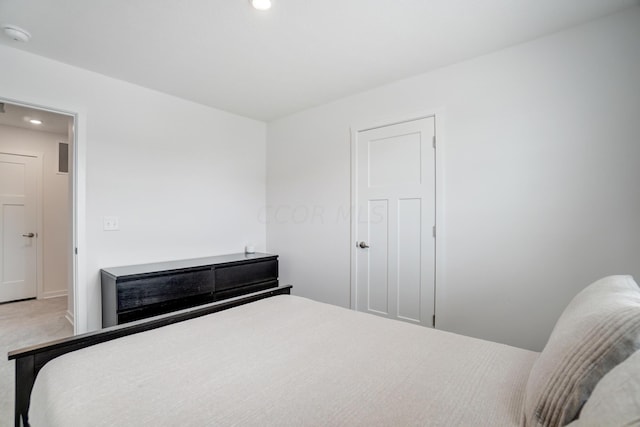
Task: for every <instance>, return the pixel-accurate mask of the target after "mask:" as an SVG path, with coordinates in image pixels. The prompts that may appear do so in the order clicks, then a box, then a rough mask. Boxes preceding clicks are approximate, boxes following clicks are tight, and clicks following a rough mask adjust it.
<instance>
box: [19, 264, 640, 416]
mask: <svg viewBox="0 0 640 427" xmlns="http://www.w3.org/2000/svg"><path fill="white" fill-rule="evenodd" d="M289 288H290V287H281V288H276V289H272V290H269V291H264V292H259V293H256V294H252V295H249V296H246V297H242V298H237V299H235V300H233V301H226V302H224V303H223V304H220V303H214V304H212V305H210V306H208V307H201V308H198V309H195V310H194V309H190V310H184V311H183V312H179V313H177V314H175V315H165V316H160V317H159V318H156V319H152V320H150V321H142V322H137V323H135V324H133V325H129V326H120V327H114V328H108V329H107V330H105V331H104V332H100V333H95V334H89V336H88V339H89V340H90V341H96V342H91V343H90V344H88V345H84V344H87V342H88V341H86V339H87V337H85V341H82V340H83V336H79V337H74V338H71V339H68V340H63V341H61V342H57V343H53V344H50V345H48V346H40V347H37V348H31V349H27V350H24V351H21V352H14V353H11V357H12V358H15V359H16V360H17V361H20V360H22V359H24V360H28V359H29V358H32V359H33V362H28V363H26V365H30V363H31V364H33V366H32V367H31V368H25V367H24V366H26V365H25V363H20V365H23V366H22V370H23V371H25V370H26V371H29V372H31V371H34V370H35V373H34V374H33V376H34V378H35V381H34V382H33V383H32V384H33V388H32V390H31V387H26V388H28V389H29V390H28V391H29V393H27V394H28V395H30V400H29V396H27V400H26V403H25V402H24V399H22V403H19V402H18V399H17V400H16V405H17V407H16V425H20V423H24V424H25V425H27V424H30V425H32V426H45V425H46V426H76V425H77V426H85V425H92V426H100V425H104V426H107V425H109V426H111V425H118V426H124V425H136V426H140V425H142V426H158V425H168V426H173V425H180V426H202V425H311V426H315V425H317V426H320V425H322V426H328V425H336V426H341V425H344V426H353V425H367V426H369V425H389V426H392V425H434V426H469V425H474V426H475V425H492V426H519V425H523V424H524V425H528V426H537V425H565V424H568V423H571V422H573V423H575V424H576V425H598V424H590V423H589V419H585V418H584V417H582V413H585V412H587V413H589V414H591V416H592V417H597V416H601V415H602V411H601V410H588V409H589V405H591V406H594V405H595V406H596V408H597V405H604V407H607V408H609V407H610V406H611V405H609V404H607V403H606V402H605V403H602V402H600V403H598V402H593V404H592V402H591V400H592V399H590V398H589V396H590V395H591V394H592V393H593V394H594V396H599V395H604V397H601V398H600V399H601V400H603V399H604V400H605V401H606V399H607V398H611V395H612V393H609V392H604V393H603V392H598V390H597V386H599V383H600V379H601V378H603V377H608V376H609V375H610V374H615V373H616V372H615V371H616V369H618V370H620V366H622V367H625V366H624V365H625V364H628V365H631V364H632V363H635V359H638V358H640V357H635V358H634V357H631V356H632V355H634V353H635V352H636V350H637V349H638V347H639V346H640V345H639V342H640V290H639V289H638V286H637V285H636V284H635V282H634V281H633V279H632V278H631V277H630V276H612V277H609V278H605V279H602V280H600V281H598V282H595V283H594V284H592V285H590V286H589V287H587V288H586V289H585V290H583V291H582V292H581V293H580V294H578V296H576V298H574V300H573V301H572V302H571V304H569V306H568V307H567V309H566V310H565V312H564V313H563V315H562V316H561V318H560V319H559V321H558V324H557V325H556V327H555V329H554V331H553V333H552V335H551V337H550V339H549V343H548V344H547V346H546V347H545V349H544V351H543V352H542V353H536V352H532V351H528V350H523V349H519V348H514V347H510V346H507V345H503V344H498V343H493V342H488V341H483V340H479V339H475V338H470V337H465V336H461V335H456V334H453V333H448V332H444V331H439V330H434V329H430V328H424V327H420V326H416V325H411V324H408V323H403V322H399V321H393V320H388V319H383V318H380V317H376V316H372V315H369V314H364V313H360V312H355V311H351V310H347V309H344V308H340V307H335V306H332V305H328V304H322V303H318V302H315V301H311V300H308V299H305V298H301V297H296V296H292V295H289V294H288V293H289ZM198 310H200V311H198ZM207 310H210V311H213V312H207ZM620 313H622V314H620ZM180 316H182V318H181V317H180ZM153 322H160V323H155V324H154V323H153ZM127 328H129V330H128V331H126V329H127ZM138 329H140V330H138ZM123 331H125V332H123ZM133 331H135V332H133ZM115 336H117V338H115V339H112V338H113V337H115ZM74 340H75V341H74ZM56 346H57V347H56ZM80 347H82V348H80ZM76 348H77V349H76ZM61 349H71V350H73V351H64V354H63V355H59V356H58V355H56V356H54V357H53V358H51V359H50V360H47V361H46V362H45V363H44V364H42V363H41V362H38V361H37V357H35V355H37V354H47V352H49V353H51V352H56V351H57V352H61V351H62V350H61ZM592 353H593V354H592ZM18 366H19V364H18V363H17V364H16V381H17V383H18V382H20V381H23V382H24V381H26V382H28V381H29V380H28V375H27V376H25V374H24V372H22V374H21V373H20V368H19V367H18ZM34 367H37V369H33V368H34ZM636 367H640V366H638V365H637V363H636V364H635V365H632V366H630V367H629V366H627V367H626V369H631V371H632V372H633V371H634V369H635V368H636ZM614 368H616V369H614ZM609 371H611V372H609ZM36 375H37V377H36ZM617 375H618V376H624V377H625V378H626V377H628V375H626V376H625V374H624V373H622V374H621V373H619V372H618V373H617ZM607 381H608V382H609V383H612V384H613V385H611V384H609V389H611V387H614V388H615V386H616V384H618V383H620V382H622V381H615V379H614V380H607ZM603 382H604V381H603ZM627 382H628V381H627ZM17 385H19V384H17ZM633 385H634V383H633V382H631V387H633ZM626 387H629V384H627V385H626ZM639 387H640V386H639ZM638 391H640V388H639V389H638ZM20 393H22V394H25V393H26V391H25V387H23V389H21V390H19V391H17V397H19V395H20ZM618 400H619V399H618ZM632 400H633V399H632ZM616 401H617V400H616ZM585 402H587V404H585ZM636 404H637V402H636ZM18 405H22V406H21V407H18ZM636 406H637V405H636ZM629 408H631V409H629ZM634 410H637V413H638V420H640V410H638V408H637V407H635V408H634V402H633V401H631V403H629V404H628V405H626V406H624V407H623V408H621V409H620V410H618V411H614V413H613V414H610V415H608V417H609V418H608V419H609V420H611V419H614V417H615V416H620V417H625V416H627V415H629V416H633V411H634ZM620 414H622V415H620ZM27 415H28V416H27ZM578 423H581V424H578Z"/></svg>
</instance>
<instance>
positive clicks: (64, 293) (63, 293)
mask: <svg viewBox="0 0 640 427" xmlns="http://www.w3.org/2000/svg"><path fill="white" fill-rule="evenodd" d="M66 296H67V290H66V289H65V290H62V291H49V292H45V293H43V294H42V299H47V298H58V297H66Z"/></svg>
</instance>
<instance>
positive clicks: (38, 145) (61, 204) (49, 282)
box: [0, 125, 71, 298]
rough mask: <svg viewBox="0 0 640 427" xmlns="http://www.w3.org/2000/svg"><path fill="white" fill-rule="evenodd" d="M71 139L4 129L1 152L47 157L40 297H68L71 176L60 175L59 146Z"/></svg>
mask: <svg viewBox="0 0 640 427" xmlns="http://www.w3.org/2000/svg"><path fill="white" fill-rule="evenodd" d="M59 142H68V140H67V135H64V134H60V135H59V134H55V133H49V132H40V131H33V130H29V129H22V128H17V127H13V126H4V125H0V151H4V152H8V153H35V154H42V156H43V169H42V184H43V185H42V205H41V212H42V227H43V229H42V230H41V231H40V238H41V239H42V251H43V254H42V257H43V262H42V270H43V275H42V277H41V278H40V280H39V282H41V283H40V284H41V288H40V289H39V291H38V296H39V297H44V298H48V297H56V296H62V295H66V294H67V288H68V258H69V254H70V253H69V252H68V240H69V237H70V234H71V231H70V227H69V175H65V174H59V173H58V143H59Z"/></svg>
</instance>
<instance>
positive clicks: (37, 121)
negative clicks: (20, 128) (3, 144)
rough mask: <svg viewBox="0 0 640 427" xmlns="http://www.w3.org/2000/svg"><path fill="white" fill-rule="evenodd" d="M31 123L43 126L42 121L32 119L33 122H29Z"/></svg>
mask: <svg viewBox="0 0 640 427" xmlns="http://www.w3.org/2000/svg"><path fill="white" fill-rule="evenodd" d="M29 123H31V124H32V125H41V124H42V120H38V119H31V120H29Z"/></svg>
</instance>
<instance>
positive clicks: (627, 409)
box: [570, 351, 640, 427]
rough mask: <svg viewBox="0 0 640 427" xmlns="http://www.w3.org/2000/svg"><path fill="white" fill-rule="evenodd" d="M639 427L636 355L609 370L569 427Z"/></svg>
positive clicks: (639, 374) (639, 359) (639, 355)
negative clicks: (637, 426) (578, 416)
mask: <svg viewBox="0 0 640 427" xmlns="http://www.w3.org/2000/svg"><path fill="white" fill-rule="evenodd" d="M632 425H640V351H636V352H635V353H633V354H632V355H631V356H629V357H628V358H627V360H625V361H624V362H622V363H621V364H619V365H618V366H616V367H615V368H613V369H612V370H611V371H610V372H609V373H608V374H607V375H605V376H604V377H602V379H601V380H600V382H599V383H598V384H597V385H596V388H594V389H593V393H591V396H590V397H589V400H587V403H585V404H584V407H583V408H582V411H580V418H578V419H577V420H576V421H574V422H572V423H571V424H570V426H571V427H596V426H632Z"/></svg>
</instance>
